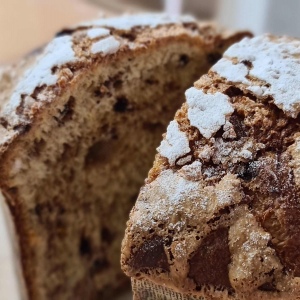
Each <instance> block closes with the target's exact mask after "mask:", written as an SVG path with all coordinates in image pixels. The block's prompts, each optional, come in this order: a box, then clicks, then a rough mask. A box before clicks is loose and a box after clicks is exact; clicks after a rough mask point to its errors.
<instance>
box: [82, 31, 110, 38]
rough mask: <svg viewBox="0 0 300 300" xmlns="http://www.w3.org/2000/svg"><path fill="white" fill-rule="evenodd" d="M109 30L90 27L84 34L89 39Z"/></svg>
mask: <svg viewBox="0 0 300 300" xmlns="http://www.w3.org/2000/svg"><path fill="white" fill-rule="evenodd" d="M109 33H110V31H109V30H108V29H106V28H92V29H89V30H87V32H86V35H87V36H88V37H89V38H90V39H96V38H100V37H104V36H107V35H109Z"/></svg>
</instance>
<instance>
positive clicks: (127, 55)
mask: <svg viewBox="0 0 300 300" xmlns="http://www.w3.org/2000/svg"><path fill="white" fill-rule="evenodd" d="M245 35H248V34H247V33H232V34H231V33H226V32H223V31H220V30H219V29H217V28H216V27H215V26H214V25H211V24H204V23H201V24H199V23H198V22H197V21H195V20H194V19H193V18H190V17H179V18H175V17H168V16H166V15H161V14H150V15H135V16H123V17H117V18H113V19H101V20H96V21H93V22H88V23H84V24H80V25H79V26H78V27H74V28H71V29H70V28H69V29H66V30H63V31H61V32H60V33H59V34H58V35H57V37H56V38H55V39H53V40H52V41H51V42H50V43H49V44H48V45H47V46H45V48H44V49H42V50H41V53H40V54H38V53H36V54H35V55H34V56H31V58H32V59H33V61H32V60H31V59H29V61H28V60H26V63H25V64H24V63H21V64H20V65H19V66H18V67H16V68H12V69H11V70H6V71H4V72H3V73H1V74H2V75H1V78H2V79H1V81H0V93H1V95H0V97H1V104H0V107H1V111H0V187H1V192H2V193H3V195H4V199H5V200H4V201H5V203H1V204H5V205H8V207H9V210H7V211H9V214H11V216H12V218H11V219H12V221H13V225H14V227H15V232H16V236H15V237H14V240H15V241H16V243H17V246H18V248H19V252H20V256H18V255H15V256H14V257H13V258H12V260H13V261H11V266H13V264H14V263H15V262H18V261H19V260H20V261H21V268H20V269H21V270H22V273H21V274H22V276H21V277H23V279H24V280H23V281H25V286H26V293H27V295H28V297H29V298H30V299H37V300H43V299H51V300H52V299H55V300H60V299H62V300H66V299H72V300H76V299H80V300H82V299H89V300H91V299H112V296H111V293H116V292H120V291H121V290H122V288H123V287H124V286H127V284H128V282H129V281H128V279H127V278H126V277H125V276H124V275H123V273H122V271H121V268H120V247H121V240H122V238H123V234H124V229H125V222H126V220H127V218H128V214H129V211H130V209H131V207H132V205H133V204H134V201H135V199H136V195H137V193H138V190H139V187H140V186H141V185H142V183H143V180H144V178H145V177H146V174H147V171H148V169H149V168H150V167H151V164H152V161H153V157H154V154H155V147H157V145H158V144H159V140H160V136H161V134H162V133H163V132H164V130H165V127H166V125H167V124H168V122H169V121H170V120H171V118H172V116H173V114H174V113H175V111H176V109H178V107H179V106H180V104H181V101H183V95H184V90H185V89H186V88H187V87H188V86H190V85H191V84H192V82H193V81H194V80H196V78H197V77H198V76H199V74H203V73H204V72H207V70H208V69H209V67H210V66H211V65H212V64H213V62H214V61H215V60H216V59H218V58H219V57H220V56H221V55H222V53H223V51H224V50H225V49H226V48H227V47H228V46H229V45H230V44H232V43H233V42H235V41H238V40H240V39H241V38H242V37H243V36H245ZM27 63H28V64H29V66H28V65H27ZM22 73H23V75H22ZM0 201H2V202H3V199H0ZM0 207H2V205H1V206H0ZM4 212H5V213H6V214H8V213H7V212H6V210H5V211H4ZM12 236H13V234H12V233H11V234H10V237H12ZM3 243H6V241H3ZM14 258H15V259H14ZM0 268H1V265H0ZM20 286H21V285H20ZM20 289H21V287H20ZM0 298H1V297H0Z"/></svg>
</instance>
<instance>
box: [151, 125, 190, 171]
mask: <svg viewBox="0 0 300 300" xmlns="http://www.w3.org/2000/svg"><path fill="white" fill-rule="evenodd" d="M157 151H158V152H159V153H160V154H161V155H162V156H164V157H166V158H167V159H168V160H169V163H170V165H172V166H173V165H175V162H176V160H177V159H178V158H179V157H181V156H183V155H185V154H187V153H189V152H190V151H191V149H190V147H189V140H188V138H187V136H186V135H185V133H184V132H182V131H180V129H179V126H178V123H177V121H171V122H170V124H169V126H168V128H167V133H166V137H165V139H164V140H163V141H162V142H161V144H160V146H159V147H158V148H157Z"/></svg>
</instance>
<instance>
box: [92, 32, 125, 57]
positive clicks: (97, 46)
mask: <svg viewBox="0 0 300 300" xmlns="http://www.w3.org/2000/svg"><path fill="white" fill-rule="evenodd" d="M119 47H120V42H119V41H118V40H116V39H115V38H114V37H113V36H109V37H106V38H104V39H103V40H100V41H98V42H96V43H94V44H93V45H92V48H91V53H94V54H96V53H102V54H104V55H106V54H112V53H116V52H117V51H118V49H119Z"/></svg>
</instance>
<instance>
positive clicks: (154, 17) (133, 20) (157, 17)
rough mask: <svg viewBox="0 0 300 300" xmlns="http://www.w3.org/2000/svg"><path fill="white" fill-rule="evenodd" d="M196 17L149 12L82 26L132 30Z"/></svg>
mask: <svg viewBox="0 0 300 300" xmlns="http://www.w3.org/2000/svg"><path fill="white" fill-rule="evenodd" d="M191 22H195V19H194V18H193V17H191V16H187V15H186V16H170V15H167V14H162V13H156V14H155V13H149V14H138V15H124V16H119V17H116V18H109V19H99V20H94V21H91V22H85V23H82V24H81V26H105V27H113V28H116V29H119V30H130V29H132V28H133V27H136V26H142V27H146V26H147V27H152V28H155V27H157V26H159V25H164V24H172V23H191Z"/></svg>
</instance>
